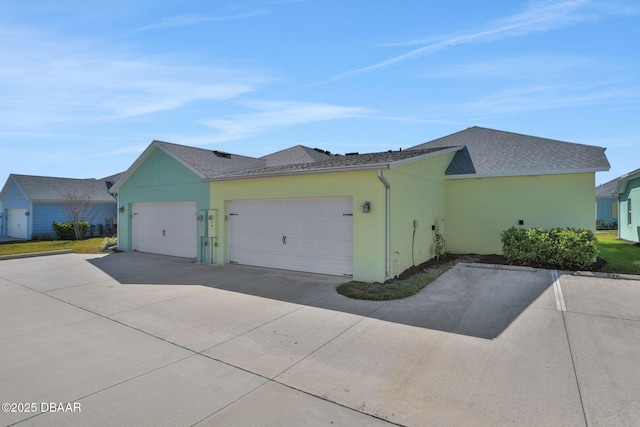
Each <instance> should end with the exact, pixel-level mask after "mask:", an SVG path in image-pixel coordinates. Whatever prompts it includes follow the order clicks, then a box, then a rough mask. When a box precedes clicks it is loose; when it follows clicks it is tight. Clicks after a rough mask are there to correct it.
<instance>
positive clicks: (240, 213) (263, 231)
mask: <svg viewBox="0 0 640 427" xmlns="http://www.w3.org/2000/svg"><path fill="white" fill-rule="evenodd" d="M228 213H229V216H228V218H229V261H230V262H235V263H238V264H245V265H255V266H259V267H269V268H279V269H284V270H296V271H307V272H312V273H322V274H333V275H340V276H342V275H352V274H353V203H352V200H351V198H350V197H331V198H305V199H269V200H234V201H231V202H230V203H229V212H228Z"/></svg>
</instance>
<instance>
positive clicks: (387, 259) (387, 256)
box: [378, 169, 393, 279]
mask: <svg viewBox="0 0 640 427" xmlns="http://www.w3.org/2000/svg"><path fill="white" fill-rule="evenodd" d="M378 178H379V179H380V181H382V183H383V184H384V188H385V196H386V197H385V241H384V268H385V274H386V279H393V275H392V274H391V185H390V184H389V181H387V179H386V178H385V177H384V175H382V169H378Z"/></svg>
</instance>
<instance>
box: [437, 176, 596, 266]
mask: <svg viewBox="0 0 640 427" xmlns="http://www.w3.org/2000/svg"><path fill="white" fill-rule="evenodd" d="M445 187H446V212H447V215H446V226H445V230H446V231H445V238H446V243H447V251H449V252H453V253H478V254H492V253H497V254H499V253H502V243H501V242H500V233H501V232H502V231H503V230H506V229H507V228H509V227H511V226H516V227H524V228H533V227H540V228H553V227H575V228H587V229H590V230H593V231H595V221H594V219H593V201H594V199H595V174H594V173H579V174H562V175H537V176H523V177H499V178H474V179H447V180H446V181H445ZM519 220H523V221H524V225H522V226H520V225H518V221H519Z"/></svg>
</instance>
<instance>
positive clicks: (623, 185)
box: [613, 170, 640, 196]
mask: <svg viewBox="0 0 640 427" xmlns="http://www.w3.org/2000/svg"><path fill="white" fill-rule="evenodd" d="M636 178H640V170H637V171H633V172H629V173H628V174H626V175H622V176H621V177H620V180H619V181H618V185H616V189H615V191H614V193H613V194H615V195H616V196H617V195H619V194H622V193H624V192H625V191H627V185H629V181H631V180H632V179H636Z"/></svg>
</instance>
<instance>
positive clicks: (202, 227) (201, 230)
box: [197, 210, 207, 237]
mask: <svg viewBox="0 0 640 427" xmlns="http://www.w3.org/2000/svg"><path fill="white" fill-rule="evenodd" d="M197 215H198V217H197V219H198V237H206V236H207V225H206V217H207V211H205V210H200V211H198V214H197Z"/></svg>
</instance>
